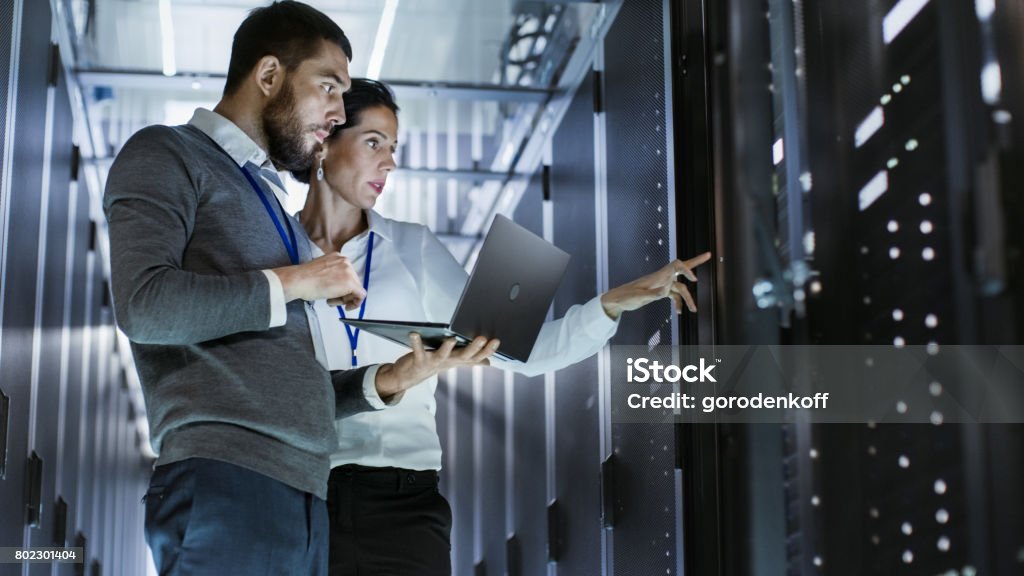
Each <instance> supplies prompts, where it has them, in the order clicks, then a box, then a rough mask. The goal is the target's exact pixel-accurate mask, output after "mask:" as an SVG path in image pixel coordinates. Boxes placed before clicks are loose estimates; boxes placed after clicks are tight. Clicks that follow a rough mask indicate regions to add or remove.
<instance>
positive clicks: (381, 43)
mask: <svg viewBox="0 0 1024 576" xmlns="http://www.w3.org/2000/svg"><path fill="white" fill-rule="evenodd" d="M396 12H398V0H387V1H386V2H385V3H384V11H383V12H381V15H380V24H379V25H378V26H377V36H376V37H375V39H374V42H373V52H371V53H370V65H369V66H368V67H367V68H366V77H367V78H372V79H374V80H378V79H380V70H381V68H382V67H383V66H384V52H386V51H387V49H388V41H390V39H391V28H392V27H393V26H394V25H395V13H396Z"/></svg>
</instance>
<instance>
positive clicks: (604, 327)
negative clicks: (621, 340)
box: [580, 296, 622, 338]
mask: <svg viewBox="0 0 1024 576" xmlns="http://www.w3.org/2000/svg"><path fill="white" fill-rule="evenodd" d="M580 319H581V320H582V322H583V330H584V331H585V332H586V333H587V334H590V335H592V336H594V337H596V338H611V337H612V335H613V334H615V331H616V330H618V328H619V320H622V315H621V314H620V315H619V317H618V319H616V320H612V319H611V318H609V317H608V315H607V314H605V313H604V306H602V305H601V297H600V296H595V297H594V298H591V299H590V300H589V301H588V302H587V303H586V304H584V305H583V314H581V318H580Z"/></svg>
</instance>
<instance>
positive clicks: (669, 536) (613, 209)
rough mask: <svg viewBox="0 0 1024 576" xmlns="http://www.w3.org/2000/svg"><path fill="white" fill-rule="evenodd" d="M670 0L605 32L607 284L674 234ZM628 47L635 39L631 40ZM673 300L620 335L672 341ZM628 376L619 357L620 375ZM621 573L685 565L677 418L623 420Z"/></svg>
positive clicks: (617, 532) (630, 8)
mask: <svg viewBox="0 0 1024 576" xmlns="http://www.w3.org/2000/svg"><path fill="white" fill-rule="evenodd" d="M667 18H668V15H667V14H666V13H665V12H664V7H663V4H662V2H658V1H651V0H648V1H645V2H626V3H625V4H624V5H623V7H622V10H621V11H620V12H619V15H618V17H617V18H616V20H615V23H614V25H613V26H612V28H611V30H610V32H609V34H608V38H607V39H606V42H605V98H604V103H605V107H606V127H607V156H606V157H607V173H608V224H607V225H608V231H609V243H608V251H609V254H608V261H609V269H608V272H609V286H616V285H618V284H621V283H623V282H626V281H629V280H632V279H633V278H636V277H638V276H641V275H643V274H646V273H649V272H652V271H654V270H657V269H658V268H661V267H662V266H664V265H665V264H666V263H667V262H668V261H669V254H670V253H671V252H670V247H671V246H672V245H673V243H674V241H675V239H674V238H672V237H671V236H670V234H669V230H670V227H669V218H674V217H675V209H674V204H673V203H672V201H671V199H670V196H669V195H670V194H671V191H672V190H674V184H673V183H670V182H669V179H668V178H669V176H668V175H669V171H668V162H669V156H670V151H669V148H668V140H667V137H666V133H667V120H666V116H667V108H666V99H667V90H666V85H665V79H666V74H665V66H666V62H665V49H666V48H665V47H666V44H665V42H667V40H668V39H667V38H666V37H665V34H664V27H665V20H666V19H667ZM626 47H628V49H627V48H626ZM672 314H673V312H672V310H671V306H670V305H669V303H668V301H661V302H657V303H654V304H651V305H649V306H647V307H645V308H643V309H641V310H638V311H636V312H633V313H630V314H629V315H627V316H624V317H623V320H622V322H621V324H620V327H619V331H618V333H617V334H616V336H615V338H614V340H613V342H617V343H629V344H658V343H661V344H671V343H672V341H673V338H672V325H671V323H670V320H671V317H672ZM618 377H621V375H620V374H616V373H615V368H614V367H613V374H612V378H618ZM612 446H613V451H614V453H615V455H616V458H617V462H616V468H618V472H617V474H616V478H615V484H616V486H615V494H616V496H617V498H616V507H617V511H616V516H617V524H616V526H615V529H614V530H613V532H612V538H613V549H614V554H613V559H612V563H613V570H614V573H615V574H672V573H675V572H676V570H677V562H678V558H677V553H678V551H677V546H676V536H677V530H679V529H680V527H679V525H678V518H677V514H676V478H675V438H674V430H673V428H672V427H671V426H664V425H662V426H642V425H641V426H638V425H615V426H613V427H612Z"/></svg>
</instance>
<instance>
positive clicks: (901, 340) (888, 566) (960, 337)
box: [710, 0, 1024, 574]
mask: <svg viewBox="0 0 1024 576" xmlns="http://www.w3.org/2000/svg"><path fill="white" fill-rule="evenodd" d="M768 7H769V11H768V14H767V15H768V18H767V19H764V18H763V13H762V11H761V8H760V7H757V6H748V5H744V4H743V3H740V2H734V3H731V4H729V5H728V9H725V10H720V11H718V12H716V13H715V17H716V18H719V19H720V20H719V21H718V22H716V23H715V26H712V29H713V30H727V31H728V32H726V33H725V36H721V37H719V36H713V37H712V38H711V39H710V45H711V46H721V47H723V48H722V50H723V51H722V52H720V53H718V54H716V56H715V58H714V65H715V66H716V67H717V68H716V69H715V70H720V71H721V75H720V76H718V77H717V78H716V84H715V86H716V87H719V88H722V90H720V92H719V99H718V101H717V102H716V103H715V104H714V105H715V106H718V107H720V110H722V111H724V113H725V114H729V115H731V117H729V118H728V119H727V120H722V125H723V126H725V127H726V128H727V129H728V131H727V132H726V134H725V136H724V138H726V139H727V140H728V144H730V145H732V146H734V147H735V148H733V149H730V148H724V149H722V150H718V152H719V153H720V155H721V157H720V158H718V162H719V163H720V165H723V166H728V167H734V166H739V165H740V164H742V163H746V164H753V165H755V166H759V167H764V166H766V165H769V164H770V165H771V166H772V168H771V174H770V177H764V178H753V179H752V180H743V179H740V178H737V179H732V174H731V173H726V174H722V175H720V178H721V182H722V187H723V192H722V196H721V197H720V198H719V201H720V203H721V204H720V206H721V207H723V208H724V209H726V210H728V209H729V208H728V207H729V206H731V205H737V204H744V208H745V209H746V208H749V209H750V213H751V214H752V215H753V216H752V218H753V220H754V222H753V224H754V226H752V228H754V230H755V231H756V234H754V241H753V242H749V240H748V241H747V243H744V242H743V241H740V242H735V243H732V244H729V246H737V247H740V248H741V249H740V250H739V251H737V252H735V253H731V254H728V255H727V258H728V257H732V258H734V259H736V258H742V259H744V260H750V261H755V262H759V263H760V264H761V265H762V267H763V272H758V273H763V274H764V277H763V284H764V285H762V281H761V279H755V280H754V281H753V282H751V283H750V284H749V285H745V286H742V291H740V292H732V294H735V295H736V296H738V297H742V301H735V300H733V301H728V302H723V304H725V305H726V306H731V307H735V308H742V307H743V306H749V304H750V303H752V302H756V304H757V306H759V307H760V309H761V310H763V311H764V312H763V314H762V315H760V316H757V317H755V316H753V315H749V316H748V317H747V318H746V319H745V322H746V323H747V325H748V327H745V328H747V330H746V331H745V333H750V334H758V333H760V334H770V333H771V332H772V331H774V333H775V334H776V336H775V337H777V338H778V340H779V341H780V342H783V343H788V342H794V343H801V342H810V343H818V344H848V343H851V342H857V343H868V344H879V345H886V346H903V345H907V344H923V345H929V346H930V347H931V348H930V350H931V351H932V352H933V353H934V354H936V355H941V354H942V350H943V348H944V347H947V346H949V345H953V344H958V343H978V342H999V343H1009V342H1016V341H1018V340H1019V337H1020V336H1019V334H1018V333H1017V331H1015V329H1014V325H1013V321H1012V318H1014V315H1015V313H1016V312H1015V310H1016V309H1017V308H1018V306H1019V304H1018V302H1019V299H1020V295H1019V294H1020V293H1019V290H1018V291H1014V290H1012V289H1010V288H1009V286H1010V285H1011V284H1010V282H1011V281H1009V280H1008V278H1009V276H1008V275H1007V274H1006V267H1007V266H1008V265H1009V264H1011V263H1013V262H1014V261H1015V260H1016V259H1017V258H1018V256H1017V254H1018V253H1019V246H1017V245H1015V244H1013V243H1012V242H1007V241H1006V240H1005V238H1008V237H1009V236H1003V235H1002V231H1003V228H1004V225H1008V226H1010V227H1013V226H1015V224H1014V222H1019V218H1020V214H1019V207H1017V208H1016V209H1015V210H1016V211H1015V212H1011V211H1010V209H1011V208H1013V206H1014V204H1012V203H1010V202H1006V203H1003V202H1004V200H1003V199H1006V198H1012V197H1013V195H1014V194H1015V193H1016V192H1014V190H1016V188H1017V187H1008V186H1006V185H1005V184H1001V183H1000V181H1001V178H1004V177H1012V176H1013V175H1014V174H1016V166H1017V165H1018V163H1019V157H1020V150H1019V149H1016V150H1015V149H1013V148H1011V146H1010V142H1011V139H1010V138H1009V137H1008V136H1007V135H1006V134H1004V135H1003V136H1000V132H1001V131H1005V130H1009V128H1000V126H999V125H1000V123H1004V124H1005V123H1007V122H1009V116H1008V115H1007V114H1008V113H1007V112H1006V110H1004V109H1003V107H1004V106H1007V105H1010V104H1008V103H1007V102H1006V101H1005V98H1004V97H1003V96H999V95H997V94H996V90H995V88H994V84H993V83H992V82H991V81H988V82H987V81H986V80H985V70H986V69H988V70H989V72H991V70H992V68H990V66H991V65H992V64H994V63H995V62H996V61H995V60H993V59H992V54H993V53H992V51H991V50H990V48H991V46H992V45H993V40H994V39H993V37H991V34H990V32H991V30H990V28H991V27H990V26H989V25H988V24H986V18H989V17H991V18H993V19H994V21H995V22H997V23H998V22H999V21H1000V19H1001V18H1006V17H1008V12H1007V11H1005V10H1002V11H1001V10H1000V9H999V8H997V9H996V10H995V12H994V13H993V14H989V15H985V11H984V10H980V9H976V4H974V3H958V2H945V1H934V2H922V3H913V2H897V1H895V0H892V1H889V0H885V1H880V2H869V3H845V4H837V3H832V2H819V1H803V2H796V3H792V2H781V1H780V2H775V1H770V2H768ZM737 23H743V26H746V27H747V28H744V29H742V30H741V29H740V28H738V27H735V26H736V24H737ZM752 28H757V29H756V30H753V33H752V32H751V29H752ZM761 39H767V40H768V42H767V46H766V48H767V49H765V50H759V49H757V42H758V41H759V40H761ZM1004 56H1005V54H1004ZM1004 62H1005V61H1004ZM1004 66H1005V64H1004ZM1003 69H1005V67H1004V68H1003ZM765 71H767V72H766V73H764V76H763V77H759V74H761V73H763V72H765ZM716 73H717V72H716ZM762 78H763V79H762ZM762 82H763V83H762ZM736 103H739V104H736ZM1011 116H1012V115H1011ZM1014 129H1016V128H1014ZM768 135H770V137H767V136H768ZM752 136H753V138H752ZM762 136H764V137H763V138H762ZM1011 157H1012V158H1017V160H1015V161H1012V162H1007V161H1006V159H1007V158H1011ZM752 174H756V171H752V172H750V173H747V174H745V176H747V177H750V176H751V175H752ZM1001 187H1002V188H1003V189H1000V188H1001ZM766 192H770V193H771V194H770V196H769V195H768V194H766ZM769 198H770V200H769ZM769 202H770V203H769ZM768 206H770V208H771V209H770V210H765V209H764V208H766V207H768ZM1004 210H1006V212H1004ZM1004 219H1005V220H1004ZM1007 223H1008V224H1007ZM721 233H722V234H727V235H729V236H731V237H733V238H743V237H744V236H745V235H746V237H747V239H749V237H750V236H749V235H750V234H751V232H749V231H746V227H745V228H744V230H723V231H722V232H721ZM729 280H733V278H730V279H729ZM768 285H770V286H768ZM723 294H724V292H723ZM998 317H1001V318H1002V320H999V319H997V318H998ZM755 324H756V327H753V328H749V326H753V325H755ZM766 329H767V330H766ZM742 333H744V331H743V330H740V331H736V332H730V334H742ZM944 384H945V383H943V382H935V383H933V385H932V386H931V387H930V388H929V392H930V393H931V394H933V395H942V394H945V393H946V391H944V387H943V385H944ZM919 409H920V407H918V406H915V405H913V403H911V402H905V403H901V404H897V405H894V406H893V410H895V411H908V410H909V411H913V410H919ZM924 416H925V417H926V418H928V419H930V421H931V424H926V425H918V426H892V425H882V424H877V425H876V424H873V423H868V424H867V425H847V426H840V425H830V426H811V425H807V424H800V423H797V424H791V425H786V426H783V427H782V429H781V432H782V433H781V438H780V441H781V444H782V450H783V459H782V461H781V462H780V463H779V464H780V466H781V469H782V473H783V488H782V489H781V490H778V491H777V495H778V497H781V499H782V502H783V503H784V505H785V513H784V514H785V518H784V520H785V526H786V530H787V541H786V543H785V550H784V552H785V558H786V564H787V570H788V573H789V574H812V573H819V572H820V573H830V572H831V571H834V570H837V569H838V570H841V571H842V570H850V571H851V573H853V572H855V573H858V574H896V573H900V574H902V573H906V574H918V573H921V574H945V573H952V572H949V571H955V572H956V573H979V574H981V573H1000V571H1007V573H1015V572H1016V571H1019V569H1020V565H1019V550H1020V548H1021V546H1020V543H1021V542H1022V541H1024V531H1022V529H1021V524H1020V520H1019V514H1016V513H1015V512H1007V511H1006V508H1005V507H1004V506H1002V505H998V504H994V501H993V500H992V498H991V495H990V494H989V491H990V490H991V489H992V487H993V486H1001V487H1002V494H1003V497H1004V498H1006V497H1007V495H1008V494H1009V492H1010V491H1007V490H1006V488H1005V486H1006V484H1005V482H1003V481H1002V480H1000V479H1001V478H1004V477H1009V478H1015V479H1018V480H1019V479H1020V477H1021V459H1020V457H1019V454H1020V453H1021V445H1020V432H1019V429H1020V427H1019V426H1015V427H1001V426H972V425H955V426H954V425H949V424H946V423H944V422H943V415H942V414H941V413H940V412H932V413H931V414H928V413H927V412H926V413H924ZM724 438H725V440H726V442H727V446H729V447H731V446H733V445H737V446H740V447H741V449H740V450H738V451H734V450H732V449H731V448H730V449H729V450H723V451H722V452H721V454H722V455H723V456H725V457H726V459H725V461H724V462H723V469H724V470H736V469H742V467H743V466H746V465H750V464H751V462H752V461H753V459H752V458H750V457H749V455H746V454H744V452H743V450H742V446H743V443H744V440H743V434H742V433H741V434H732V433H730V434H726V435H725V436H724ZM996 439H998V441H999V442H1003V443H1005V444H999V445H996V444H994V443H993V442H994V441H997V440H996ZM751 445H752V444H748V445H747V446H748V448H749V446H751ZM730 458H732V459H730ZM744 458H746V460H743V459H744ZM758 494H759V500H761V501H762V502H763V500H764V498H765V497H766V496H767V494H766V493H765V492H764V491H763V490H761V491H760V492H758ZM1009 498H1010V500H1009V501H1011V502H1019V498H1017V499H1015V498H1014V497H1012V496H1009ZM751 504H752V505H753V506H754V508H756V510H757V512H758V513H764V512H766V511H770V508H769V507H768V506H765V505H763V504H759V503H758V502H756V501H753V502H752V503H751ZM720 510H721V511H722V513H723V514H725V515H726V516H727V517H728V518H727V519H726V520H725V521H724V524H725V525H727V526H729V527H730V529H731V530H733V531H734V532H730V533H729V534H728V535H727V536H726V537H725V538H724V539H723V541H722V546H723V548H722V549H723V554H722V556H723V558H728V557H734V556H735V554H736V553H737V552H739V553H743V552H745V551H746V549H744V548H742V547H738V546H737V545H736V544H735V541H736V540H739V539H743V538H745V537H748V535H749V536H753V537H756V536H757V535H758V534H757V532H756V530H755V529H750V530H746V529H744V528H743V527H742V523H744V522H746V521H748V520H750V519H751V518H752V517H754V516H755V513H754V512H745V511H744V510H742V509H740V508H737V507H734V506H729V505H728V503H723V505H722V506H721V508H720ZM997 533H998V534H1000V535H1001V538H1000V540H999V541H1000V542H1001V544H1000V545H999V546H993V545H992V542H993V541H994V540H993V538H994V534H997ZM740 566H742V563H741V564H740ZM997 566H998V568H996V567H997ZM753 568H756V566H753ZM736 573H744V572H742V571H737V572H736Z"/></svg>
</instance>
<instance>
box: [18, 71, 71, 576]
mask: <svg viewBox="0 0 1024 576" xmlns="http://www.w3.org/2000/svg"><path fill="white" fill-rule="evenodd" d="M50 98H52V102H53V109H52V111H50V112H49V113H48V114H49V115H50V119H49V124H50V127H51V135H50V148H49V149H48V150H47V151H46V152H47V153H48V154H49V161H50V166H49V187H48V188H49V189H48V190H44V194H46V196H45V197H44V202H45V204H46V215H45V218H46V250H45V256H44V262H42V263H41V265H42V266H43V267H44V269H43V276H42V282H43V286H42V301H41V302H40V303H39V306H40V307H41V310H40V311H39V312H38V313H39V314H40V317H41V319H42V324H41V334H40V335H39V336H40V348H39V350H38V352H37V353H38V355H39V359H38V360H37V362H38V371H39V377H38V378H39V380H38V389H37V398H38V399H37V401H36V428H35V448H36V451H37V452H38V453H39V454H40V455H41V456H42V457H43V459H44V461H47V462H49V465H48V466H46V467H45V469H44V476H43V491H42V502H43V516H42V522H41V523H40V527H39V529H38V530H33V531H32V533H31V535H30V537H31V544H32V545H33V546H53V545H55V544H54V541H53V539H54V534H55V533H56V532H55V531H56V528H57V527H56V525H55V521H56V520H57V518H56V516H55V514H54V511H55V508H54V504H55V503H56V501H57V487H56V484H57V468H58V467H59V466H60V464H59V462H58V455H59V451H58V443H59V442H60V441H61V439H60V438H59V437H58V430H59V427H60V426H61V422H60V417H61V414H62V410H61V404H62V402H63V401H64V398H63V397H62V395H61V390H60V381H61V369H62V365H63V361H64V358H63V346H62V340H63V336H64V303H65V279H66V277H67V247H68V194H69V191H70V187H71V176H70V174H71V135H72V134H71V129H72V126H73V118H72V116H71V103H70V102H69V100H68V91H67V85H66V84H65V79H64V75H63V74H62V73H61V74H59V81H58V83H57V86H55V87H54V88H53V89H52V90H51V96H50ZM65 519H66V518H62V519H61V520H62V521H63V520H65ZM46 568H49V567H48V566H45V565H42V564H37V565H33V566H30V567H29V572H30V573H31V574H43V573H47V574H48V573H49V572H50V571H49V570H47V569H46Z"/></svg>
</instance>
